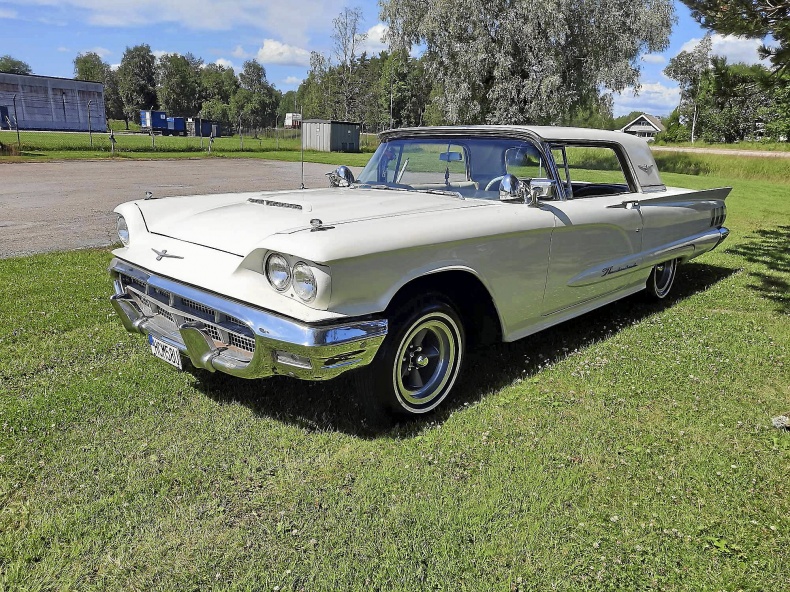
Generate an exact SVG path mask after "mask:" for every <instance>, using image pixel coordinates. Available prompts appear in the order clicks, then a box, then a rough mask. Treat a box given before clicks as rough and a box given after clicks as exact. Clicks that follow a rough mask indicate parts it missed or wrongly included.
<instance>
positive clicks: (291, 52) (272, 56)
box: [256, 39, 310, 68]
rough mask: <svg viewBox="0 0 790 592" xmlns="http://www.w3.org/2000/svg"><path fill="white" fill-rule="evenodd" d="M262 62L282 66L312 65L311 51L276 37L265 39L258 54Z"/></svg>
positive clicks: (258, 58)
mask: <svg viewBox="0 0 790 592" xmlns="http://www.w3.org/2000/svg"><path fill="white" fill-rule="evenodd" d="M256 58H257V60H258V61H259V62H260V63H261V64H280V65H282V66H302V67H305V68H306V67H308V66H309V65H310V52H309V51H307V50H306V49H302V48H301V47H295V46H293V45H286V44H285V43H281V42H279V41H275V40H274V39H264V40H263V45H262V46H261V48H260V49H259V50H258V54H257V56H256Z"/></svg>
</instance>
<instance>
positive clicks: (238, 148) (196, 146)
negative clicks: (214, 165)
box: [0, 130, 378, 161]
mask: <svg viewBox="0 0 790 592" xmlns="http://www.w3.org/2000/svg"><path fill="white" fill-rule="evenodd" d="M298 134H299V132H298V130H278V131H277V132H275V131H273V130H266V131H265V132H261V134H260V135H259V137H257V138H256V137H255V136H253V135H250V136H241V137H240V136H238V135H237V136H231V137H221V138H215V139H214V140H211V139H210V138H194V137H184V136H161V135H154V136H153V138H152V137H151V136H150V135H148V134H141V133H126V132H120V131H117V132H115V134H114V137H115V140H116V143H115V153H114V156H115V157H119V158H123V157H127V158H129V157H132V158H152V157H153V158H179V157H192V158H194V157H199V156H207V155H209V153H210V154H211V155H214V156H234V157H252V158H254V157H257V156H260V155H262V154H266V153H269V152H286V151H293V152H300V149H301V139H300V138H301V137H300V136H299V135H298ZM20 136H21V152H20V150H19V148H18V145H17V139H16V132H14V131H8V130H5V131H2V132H0V143H2V144H4V145H5V146H6V147H7V150H8V151H9V153H7V154H6V156H2V155H0V161H3V160H10V159H15V160H28V161H29V160H41V159H71V158H108V157H110V156H111V155H113V153H112V149H111V142H110V134H109V133H106V132H102V133H94V134H93V146H92V147H91V135H90V134H88V133H82V132H66V133H62V132H26V131H22V132H20ZM377 145H378V141H377V140H376V139H375V136H373V135H372V134H364V136H363V143H362V151H363V153H365V152H372V151H373V150H374V149H375V147H376V146H377ZM209 148H210V151H209ZM350 155H351V156H355V155H356V154H354V153H350Z"/></svg>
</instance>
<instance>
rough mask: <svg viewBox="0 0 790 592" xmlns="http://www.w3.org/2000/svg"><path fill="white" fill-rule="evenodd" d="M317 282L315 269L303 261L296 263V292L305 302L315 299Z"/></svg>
mask: <svg viewBox="0 0 790 592" xmlns="http://www.w3.org/2000/svg"><path fill="white" fill-rule="evenodd" d="M316 291H317V290H316V283H315V276H314V275H313V271H312V270H311V269H310V268H309V267H308V266H307V264H305V263H302V262H301V261H300V262H299V263H297V264H296V265H294V292H296V295H297V296H299V298H301V299H302V300H304V301H305V302H311V301H312V300H314V299H315V294H316Z"/></svg>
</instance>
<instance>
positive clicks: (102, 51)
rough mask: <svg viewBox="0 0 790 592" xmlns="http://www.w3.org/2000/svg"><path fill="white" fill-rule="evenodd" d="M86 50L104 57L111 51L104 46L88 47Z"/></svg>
mask: <svg viewBox="0 0 790 592" xmlns="http://www.w3.org/2000/svg"><path fill="white" fill-rule="evenodd" d="M88 51H92V52H93V53H95V54H97V55H98V56H99V57H100V58H106V57H107V56H108V55H110V54H111V53H112V52H111V51H110V50H109V49H106V48H104V47H94V48H92V49H89V50H88Z"/></svg>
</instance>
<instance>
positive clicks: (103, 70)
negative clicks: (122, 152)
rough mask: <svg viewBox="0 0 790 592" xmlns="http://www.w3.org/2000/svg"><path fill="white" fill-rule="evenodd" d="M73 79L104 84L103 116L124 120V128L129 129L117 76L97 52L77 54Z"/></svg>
mask: <svg viewBox="0 0 790 592" xmlns="http://www.w3.org/2000/svg"><path fill="white" fill-rule="evenodd" d="M74 79H75V80H88V81H91V82H101V83H102V84H104V114H105V116H106V117H107V119H108V120H110V119H123V120H125V121H126V129H129V119H128V117H127V116H126V114H125V113H124V110H123V101H122V100H121V95H120V92H119V90H118V77H117V76H116V74H115V72H113V71H112V68H110V65H109V64H107V63H106V62H105V61H104V60H102V59H101V56H100V55H99V54H97V53H94V52H92V51H89V52H86V53H79V54H77V57H76V58H74Z"/></svg>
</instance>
